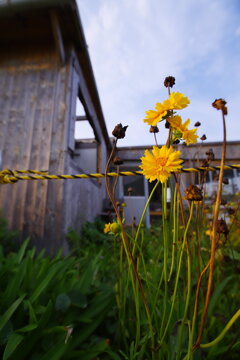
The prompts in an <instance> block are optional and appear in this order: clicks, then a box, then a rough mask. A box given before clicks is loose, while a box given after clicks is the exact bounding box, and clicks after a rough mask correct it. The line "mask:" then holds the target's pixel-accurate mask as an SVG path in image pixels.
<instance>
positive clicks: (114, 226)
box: [110, 222, 122, 235]
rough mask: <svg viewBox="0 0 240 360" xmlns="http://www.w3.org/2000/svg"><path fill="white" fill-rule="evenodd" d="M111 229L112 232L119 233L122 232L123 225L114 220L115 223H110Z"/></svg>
mask: <svg viewBox="0 0 240 360" xmlns="http://www.w3.org/2000/svg"><path fill="white" fill-rule="evenodd" d="M110 229H111V232H112V233H113V234H115V235H116V234H119V233H120V232H121V230H122V229H121V225H120V224H118V223H117V222H114V223H112V224H110Z"/></svg>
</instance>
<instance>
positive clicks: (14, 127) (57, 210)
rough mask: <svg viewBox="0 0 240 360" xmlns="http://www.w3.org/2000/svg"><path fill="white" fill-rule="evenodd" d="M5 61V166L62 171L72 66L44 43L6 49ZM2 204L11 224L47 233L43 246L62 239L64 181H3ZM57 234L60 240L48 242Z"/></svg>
mask: <svg viewBox="0 0 240 360" xmlns="http://www.w3.org/2000/svg"><path fill="white" fill-rule="evenodd" d="M0 65H1V66H0V130H1V131H0V151H1V152H2V164H1V168H9V169H43V170H49V172H50V173H62V172H63V170H64V157H65V150H66V146H65V144H64V136H65V132H66V116H65V114H66V92H67V87H66V82H67V80H68V67H62V68H60V67H59V65H58V59H57V57H56V55H55V52H54V51H51V50H50V48H44V47H42V48H41V47H39V46H38V47H37V48H36V49H32V48H31V52H30V51H28V49H25V51H24V49H22V50H20V49H15V52H11V53H9V54H6V53H4V54H1V56H0ZM0 206H1V208H2V213H3V215H4V216H6V217H7V219H8V222H9V226H10V228H13V229H18V230H19V231H21V232H22V233H23V234H24V236H27V235H28V234H31V237H32V238H33V239H39V238H42V239H44V240H42V242H41V245H40V247H42V246H47V247H48V249H49V251H50V252H51V251H52V248H53V247H55V246H57V247H58V246H61V245H62V244H61V241H60V236H59V235H60V233H61V232H62V226H63V225H62V221H63V219H62V216H63V215H62V211H61V208H62V207H63V181H61V180H60V181H58V182H54V184H53V183H51V182H50V181H36V182H34V181H29V182H27V181H25V182H18V183H16V184H14V185H2V186H1V187H0ZM53 234H55V235H56V239H58V242H59V241H60V242H59V243H57V244H51V245H49V243H48V239H47V238H48V237H49V239H50V238H52V235H53ZM56 241H57V240H56ZM36 244H37V245H39V244H38V242H36Z"/></svg>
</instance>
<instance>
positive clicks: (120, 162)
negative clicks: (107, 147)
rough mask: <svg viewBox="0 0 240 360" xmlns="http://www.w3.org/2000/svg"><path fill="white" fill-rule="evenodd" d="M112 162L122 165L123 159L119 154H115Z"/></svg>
mask: <svg viewBox="0 0 240 360" xmlns="http://www.w3.org/2000/svg"><path fill="white" fill-rule="evenodd" d="M113 163H114V165H122V164H123V161H122V159H121V158H120V157H119V156H115V158H114V159H113Z"/></svg>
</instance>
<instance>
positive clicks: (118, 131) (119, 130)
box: [112, 124, 128, 139]
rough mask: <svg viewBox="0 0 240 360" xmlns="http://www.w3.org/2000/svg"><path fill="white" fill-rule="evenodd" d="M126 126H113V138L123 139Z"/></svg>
mask: <svg viewBox="0 0 240 360" xmlns="http://www.w3.org/2000/svg"><path fill="white" fill-rule="evenodd" d="M127 127H128V125H127V126H122V124H118V125H116V126H115V128H114V129H113V132H112V134H113V136H115V138H117V139H123V138H124V137H125V132H126V130H127Z"/></svg>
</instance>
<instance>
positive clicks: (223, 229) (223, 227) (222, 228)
mask: <svg viewBox="0 0 240 360" xmlns="http://www.w3.org/2000/svg"><path fill="white" fill-rule="evenodd" d="M216 232H217V233H218V234H224V235H227V234H228V233H229V230H228V227H227V224H226V221H225V220H223V219H220V220H217V222H216Z"/></svg>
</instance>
